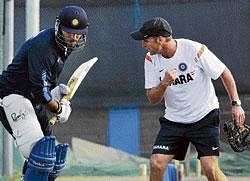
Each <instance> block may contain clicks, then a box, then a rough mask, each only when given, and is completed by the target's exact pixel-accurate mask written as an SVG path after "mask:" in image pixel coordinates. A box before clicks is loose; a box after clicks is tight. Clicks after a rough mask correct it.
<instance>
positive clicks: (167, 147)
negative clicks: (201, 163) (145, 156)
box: [152, 109, 220, 160]
mask: <svg viewBox="0 0 250 181" xmlns="http://www.w3.org/2000/svg"><path fill="white" fill-rule="evenodd" d="M159 121H160V124H161V129H160V131H159V133H158V135H157V138H156V140H155V143H154V145H153V150H152V154H165V155H174V159H176V160H184V159H185V156H186V152H187V149H188V146H189V143H190V142H191V143H192V144H193V145H194V146H195V148H196V150H197V152H198V158H200V157H202V156H219V122H220V119H219V109H214V110H212V111H211V112H209V113H208V114H207V115H206V116H205V117H203V118H202V119H201V120H199V121H198V122H195V123H191V124H183V123H176V122H172V121H169V120H167V119H166V118H164V117H161V118H160V119H159Z"/></svg>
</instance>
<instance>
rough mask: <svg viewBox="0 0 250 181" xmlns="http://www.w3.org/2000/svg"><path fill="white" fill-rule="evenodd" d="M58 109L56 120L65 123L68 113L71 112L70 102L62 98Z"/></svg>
mask: <svg viewBox="0 0 250 181" xmlns="http://www.w3.org/2000/svg"><path fill="white" fill-rule="evenodd" d="M60 106H61V108H60V110H59V112H58V114H57V121H58V122H59V123H65V122H66V121H68V119H69V115H70V113H71V110H72V109H71V107H70V102H69V101H68V100H65V99H62V100H61V101H60Z"/></svg>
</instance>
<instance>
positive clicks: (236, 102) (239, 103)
mask: <svg viewBox="0 0 250 181" xmlns="http://www.w3.org/2000/svg"><path fill="white" fill-rule="evenodd" d="M231 104H232V106H241V101H240V100H239V99H238V100H233V101H232V102H231Z"/></svg>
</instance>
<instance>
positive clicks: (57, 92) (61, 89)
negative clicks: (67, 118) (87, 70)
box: [51, 84, 70, 101]
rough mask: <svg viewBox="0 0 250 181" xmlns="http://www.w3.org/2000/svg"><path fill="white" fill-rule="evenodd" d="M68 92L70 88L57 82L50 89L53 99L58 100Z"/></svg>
mask: <svg viewBox="0 0 250 181" xmlns="http://www.w3.org/2000/svg"><path fill="white" fill-rule="evenodd" d="M69 92H70V88H69V87H68V86H67V85H65V84H59V85H58V86H56V87H55V88H54V89H52V90H51V95H52V97H53V99H55V100H57V101H60V100H61V99H62V97H63V96H64V95H66V94H68V93H69Z"/></svg>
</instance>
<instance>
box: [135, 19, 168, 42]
mask: <svg viewBox="0 0 250 181" xmlns="http://www.w3.org/2000/svg"><path fill="white" fill-rule="evenodd" d="M130 35H131V37H132V38H133V39H135V40H144V39H146V38H148V37H151V36H171V35H172V28H171V26H170V25H169V23H168V22H167V21H166V20H165V19H163V18H161V17H156V18H153V19H151V20H148V21H146V22H145V23H144V24H143V25H142V27H141V28H140V29H139V30H138V31H134V32H132V33H130Z"/></svg>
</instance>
